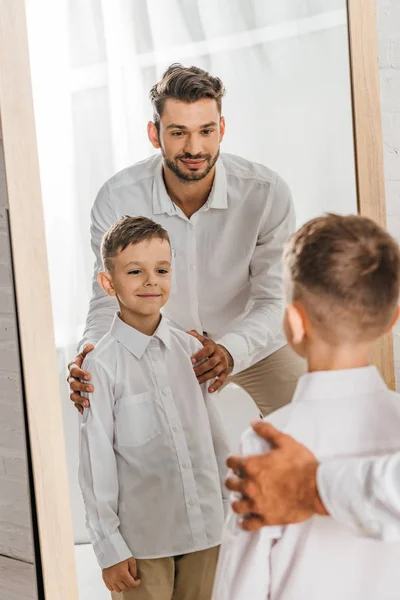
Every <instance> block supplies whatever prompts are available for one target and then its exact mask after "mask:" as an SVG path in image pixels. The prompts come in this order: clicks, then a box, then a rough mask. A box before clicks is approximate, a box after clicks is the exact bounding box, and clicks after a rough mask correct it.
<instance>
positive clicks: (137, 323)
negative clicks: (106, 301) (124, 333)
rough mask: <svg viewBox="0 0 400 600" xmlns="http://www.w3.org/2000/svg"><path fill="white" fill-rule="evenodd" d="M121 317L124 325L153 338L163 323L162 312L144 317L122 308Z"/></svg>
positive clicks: (120, 310)
mask: <svg viewBox="0 0 400 600" xmlns="http://www.w3.org/2000/svg"><path fill="white" fill-rule="evenodd" d="M119 316H120V318H121V319H122V321H123V322H124V323H126V324H127V325H130V326H131V327H133V328H134V329H137V330H138V331H140V333H143V334H144V335H149V336H152V335H153V333H154V332H155V331H156V329H157V327H158V326H159V324H160V321H161V314H160V312H158V313H155V314H153V315H142V314H138V313H135V312H133V311H132V310H129V309H128V308H126V307H125V306H120V309H119Z"/></svg>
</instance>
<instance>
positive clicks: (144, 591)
mask: <svg viewBox="0 0 400 600" xmlns="http://www.w3.org/2000/svg"><path fill="white" fill-rule="evenodd" d="M218 551H219V546H215V547H214V548H208V549H207V550H201V551H200V552H191V553H190V554H183V555H182V556H173V557H171V558H152V559H138V560H137V569H138V577H139V579H140V580H141V583H140V585H139V587H137V588H135V589H134V590H129V591H128V592H121V593H120V594H118V593H116V592H111V597H112V599H113V600H211V594H212V588H213V585H214V577H215V569H216V567H217V561H218Z"/></svg>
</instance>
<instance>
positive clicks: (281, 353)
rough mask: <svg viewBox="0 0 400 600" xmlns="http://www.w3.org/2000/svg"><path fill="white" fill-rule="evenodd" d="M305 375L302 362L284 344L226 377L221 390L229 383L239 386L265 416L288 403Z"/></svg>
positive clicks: (304, 365)
mask: <svg viewBox="0 0 400 600" xmlns="http://www.w3.org/2000/svg"><path fill="white" fill-rule="evenodd" d="M305 372H306V361H305V360H304V359H302V358H300V357H299V356H298V355H297V354H296V353H295V352H294V351H293V350H292V349H291V347H290V346H288V345H287V346H283V348H280V349H279V350H277V351H276V352H274V353H273V354H271V355H270V356H267V357H266V358H264V359H263V360H260V362H258V363H256V364H254V365H252V366H251V367H249V368H248V369H245V370H244V371H241V372H240V373H237V374H236V375H233V376H232V377H228V379H227V380H226V382H225V383H224V385H223V386H222V387H225V386H226V385H228V384H229V383H236V384H237V385H239V386H240V387H241V388H243V389H244V390H245V391H246V392H247V393H248V394H249V395H250V396H251V397H252V398H253V400H254V402H255V403H256V405H257V406H258V409H259V411H260V413H261V414H262V415H263V416H264V417H265V416H267V415H269V413H271V412H272V411H274V410H276V409H277V408H280V407H281V406H284V405H285V404H288V403H289V402H290V401H291V399H292V396H293V393H294V390H295V388H296V384H297V381H298V379H299V377H301V375H304V373H305ZM221 389H222V388H221Z"/></svg>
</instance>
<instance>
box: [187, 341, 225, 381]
mask: <svg viewBox="0 0 400 600" xmlns="http://www.w3.org/2000/svg"><path fill="white" fill-rule="evenodd" d="M188 333H189V334H190V335H192V336H193V337H195V338H196V339H198V340H199V342H201V343H202V344H203V348H202V349H201V350H199V351H198V352H196V354H193V356H192V357H191V358H192V363H193V364H194V365H196V364H197V363H201V364H199V365H198V366H197V367H195V368H194V372H195V373H196V377H197V379H198V382H199V383H200V384H201V383H204V382H205V381H208V380H209V379H215V381H214V383H213V384H212V385H211V386H210V387H209V388H208V391H209V392H211V393H212V392H216V391H217V390H218V389H219V388H220V387H221V385H222V384H223V383H224V381H225V379H226V378H227V377H228V375H230V374H231V373H232V369H233V358H232V356H231V355H230V354H229V352H228V350H227V349H226V348H225V347H224V346H221V344H217V343H216V342H214V341H213V340H211V339H210V338H208V337H205V336H204V335H200V334H199V333H198V332H197V331H195V330H191V331H188Z"/></svg>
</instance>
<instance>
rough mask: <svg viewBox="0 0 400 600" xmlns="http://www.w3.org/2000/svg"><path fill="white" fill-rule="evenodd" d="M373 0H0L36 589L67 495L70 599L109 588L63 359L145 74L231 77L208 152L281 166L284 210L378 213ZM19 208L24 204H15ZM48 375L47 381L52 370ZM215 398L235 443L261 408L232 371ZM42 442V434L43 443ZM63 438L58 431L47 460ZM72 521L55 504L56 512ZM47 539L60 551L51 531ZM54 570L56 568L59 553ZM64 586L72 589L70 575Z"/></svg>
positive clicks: (128, 153)
mask: <svg viewBox="0 0 400 600" xmlns="http://www.w3.org/2000/svg"><path fill="white" fill-rule="evenodd" d="M373 4H374V3H373V1H372V0H364V1H363V2H361V1H360V0H348V1H347V2H346V0H305V1H303V2H297V1H294V0H282V1H280V2H266V1H265V0H251V1H244V0H229V1H228V0H219V1H218V2H215V1H212V0H203V1H202V2H199V1H197V0H189V1H186V2H185V1H182V0H114V1H113V2H109V1H107V0H103V1H102V0H91V1H90V2H79V1H78V0H26V1H25V2H22V0H0V28H1V32H3V33H4V35H3V37H2V38H1V36H0V38H1V41H0V57H1V58H0V76H1V79H0V114H1V118H2V121H3V134H4V150H5V166H6V173H7V180H8V186H9V196H10V210H11V232H12V239H13V244H14V245H15V246H16V247H17V246H19V250H17V252H16V257H15V267H14V268H15V277H16V286H17V294H18V293H19V294H20V297H21V295H22V294H25V296H26V294H31V295H32V297H31V302H28V301H27V300H26V298H25V300H24V301H23V300H22V299H21V301H20V306H19V309H20V310H19V318H20V320H21V321H22V323H23V329H22V333H21V345H22V356H23V361H24V363H26V364H28V363H29V365H32V366H31V367H30V368H28V369H26V370H25V375H26V377H29V376H31V377H34V378H36V379H35V383H34V380H31V381H26V385H25V388H26V394H27V404H28V417H29V426H30V427H32V428H34V429H35V438H34V441H33V447H32V455H33V458H32V460H33V464H34V466H35V464H36V468H35V469H34V472H35V473H34V474H35V486H37V490H38V491H37V502H38V523H39V530H40V531H41V535H42V540H41V542H42V543H43V544H44V545H46V544H47V546H46V548H47V552H46V551H45V552H44V553H43V554H42V560H43V573H44V581H45V585H44V589H45V593H46V598H49V599H50V598H55V596H50V590H51V589H55V588H52V587H51V586H52V584H51V578H52V577H53V576H54V574H53V573H52V572H51V565H50V563H51V561H52V560H53V558H52V557H51V556H50V555H51V552H50V551H49V550H50V547H51V546H50V540H52V541H53V542H54V540H55V539H56V538H57V522H56V520H55V519H57V518H61V517H62V512H63V511H65V510H67V511H68V512H69V510H70V511H71V513H70V514H71V518H72V531H73V534H72V536H69V537H68V535H67V536H66V539H67V540H68V543H69V542H71V544H72V537H73V541H74V555H75V559H76V569H77V578H78V589H79V600H89V599H92V598H96V600H102V599H103V598H104V599H106V598H108V597H109V592H108V590H107V589H106V587H105V586H104V584H103V582H102V578H101V571H100V569H99V567H98V565H97V562H96V559H95V556H94V553H93V550H92V548H91V546H90V544H89V539H88V534H87V531H86V527H85V513H84V506H83V501H82V497H81V493H80V490H79V486H78V478H77V470H78V453H79V418H78V416H79V415H78V412H77V411H75V410H74V408H73V404H72V403H71V402H70V401H69V390H68V386H67V384H66V376H67V365H68V363H69V362H70V361H72V360H73V358H74V356H75V355H76V349H77V347H78V345H79V342H80V340H81V338H82V334H83V330H84V327H85V321H86V316H87V311H88V306H89V301H90V297H91V293H92V288H91V285H92V284H91V282H92V276H93V263H94V256H93V253H92V249H91V240H90V211H91V208H92V205H93V202H94V199H95V197H96V194H97V193H98V191H99V189H100V187H101V186H102V185H103V184H104V183H105V182H106V181H107V180H108V179H109V178H111V177H112V176H113V175H115V174H116V173H117V172H119V171H121V170H123V169H125V168H126V167H129V166H130V165H132V164H133V163H135V162H138V161H141V160H144V159H147V158H148V157H150V156H152V155H153V154H155V153H158V152H159V150H156V149H155V148H154V147H153V146H152V144H151V143H150V141H149V139H148V135H147V123H148V121H151V120H152V119H153V114H152V106H151V103H150V100H149V92H150V89H151V87H152V86H153V85H154V84H155V83H156V82H157V81H158V80H159V79H160V77H161V76H162V74H163V72H164V71H165V69H166V68H167V67H168V66H169V65H170V64H172V63H182V64H183V65H185V66H190V65H195V66H198V67H200V68H202V69H205V70H206V71H208V72H210V73H211V74H212V75H214V76H216V77H219V78H220V79H221V80H222V82H223V84H224V86H225V88H226V96H225V97H224V98H223V104H222V114H223V116H224V117H225V120H226V133H225V137H224V139H223V142H222V144H221V152H222V153H229V154H233V155H239V156H240V157H243V158H244V159H247V160H248V161H252V162H254V163H258V164H261V165H264V166H266V167H268V168H269V169H271V170H272V171H274V172H277V173H279V175H280V176H281V177H282V178H283V179H284V180H285V181H286V182H287V184H288V186H289V188H290V190H291V192H292V195H293V201H294V206H295V211H296V224H297V226H300V225H301V224H303V223H304V222H305V221H307V220H308V219H310V218H312V217H315V216H317V215H322V214H324V213H326V212H335V213H341V214H349V213H357V212H359V211H360V212H361V213H363V214H366V215H367V216H371V217H373V218H376V219H377V220H378V221H380V222H381V223H382V224H384V214H385V206H384V194H383V172H382V157H381V135H380V113H379V91H378V75H377V61H376V46H375V37H376V34H375V21H374V10H373ZM44 15H46V18H45V19H44ZM23 39H25V42H22V41H21V40H23ZM17 46H18V47H19V50H18V52H16V50H15V48H16V47H17ZM21 64H23V69H21ZM29 70H30V76H31V89H30V80H29ZM32 103H33V104H32ZM32 106H33V112H32V110H31V108H29V107H32ZM26 107H28V108H26ZM21 114H22V115H23V118H21ZM24 119H25V121H24ZM27 123H29V128H30V129H29V136H30V137H29V140H30V145H27V146H25V145H24V142H23V141H22V140H19V142H18V143H17V142H16V140H15V137H16V136H18V135H20V134H22V130H21V127H23V126H24V127H25V128H26V126H27V125H26V124H27ZM19 128H20V129H19ZM35 130H36V141H37V158H38V162H37V163H36V153H35V138H34V133H35ZM367 140H368V144H367V143H366V141H367ZM24 161H28V163H25V164H28V167H27V169H31V170H32V173H34V175H32V177H33V179H34V182H35V186H36V187H35V194H33V195H34V201H32V194H31V202H29V201H28V196H29V194H28V196H26V195H24V186H26V188H29V185H30V183H31V181H32V178H29V177H27V178H26V179H24V180H23V181H22V182H20V183H19V187H18V185H16V186H14V183H13V181H14V179H15V178H18V176H19V173H20V172H21V170H22V171H24V170H25V165H24ZM38 175H40V188H39V182H38ZM13 186H14V187H13ZM40 190H41V199H42V205H43V216H44V228H43V223H42V220H41V219H42V217H41V214H42V213H41V210H42V208H41V205H40ZM132 210H133V209H132ZM19 211H24V216H23V217H22V216H21V213H20V212H19ZM29 214H31V218H30V217H29ZM121 216H122V215H121ZM36 222H40V223H41V225H40V227H41V228H42V229H41V230H40V231H41V232H44V233H45V245H46V252H47V260H48V274H49V285H50V292H51V308H52V311H51V312H52V315H51V314H44V311H43V314H41V319H42V318H43V319H45V321H43V322H42V324H41V325H40V326H42V327H47V328H50V327H51V316H52V320H53V323H54V344H55V349H54V347H53V345H52V337H51V332H49V331H47V333H48V334H49V335H48V336H47V337H46V338H45V339H46V342H47V344H46V347H45V348H44V349H43V354H42V355H41V356H39V355H36V356H33V357H32V352H34V343H33V341H32V340H33V338H32V335H31V334H30V333H29V331H30V328H31V327H32V328H33V327H39V323H38V322H36V323H35V322H34V321H35V316H34V314H32V313H30V311H34V308H35V306H36V305H39V304H40V305H41V306H42V307H43V306H47V308H49V305H48V304H46V302H47V301H46V302H44V303H43V302H42V301H41V297H40V293H39V292H38V291H37V290H36V286H35V284H34V274H33V272H26V270H25V271H24V269H26V267H27V265H28V255H27V254H26V253H28V254H29V250H28V247H29V248H31V251H32V248H33V246H32V244H33V242H31V241H30V232H29V231H28V229H27V228H29V227H30V226H31V225H32V226H33V225H34V224H35V223H36ZM25 243H26V249H25V250H24V249H22V248H21V244H25ZM38 244H39V245H42V248H41V251H40V252H38V250H37V248H38ZM34 246H35V256H36V257H38V260H39V259H40V260H42V261H43V262H42V263H41V264H40V265H39V264H38V263H37V262H36V263H35V264H34V265H32V271H35V270H36V269H37V268H39V267H41V268H42V269H43V278H47V264H46V262H45V252H44V239H40V236H39V239H38V236H36V237H35V243H34ZM24 253H25V254H24ZM24 278H26V280H25V282H24V283H23V282H22V280H23V279H24ZM28 281H29V282H30V283H29V285H28ZM221 281H222V284H223V274H221ZM46 282H47V279H46ZM46 285H47V283H46ZM30 286H33V287H32V288H31V287H30ZM46 289H47V288H46ZM45 291H46V290H45ZM36 295H38V297H37V298H36ZM39 331H40V330H38V331H37V333H36V338H35V339H36V340H37V339H38V337H37V336H38V332H39ZM391 352H392V350H391V340H390V339H389V338H388V339H386V340H384V341H383V342H382V344H381V345H380V346H379V347H378V348H377V350H376V356H375V361H376V364H377V365H378V367H379V368H380V369H381V371H382V372H383V374H384V376H385V378H386V380H387V381H388V383H389V385H393V364H392V363H393V361H392V355H391ZM49 355H51V356H52V358H51V361H50V362H49V360H48V356H49ZM35 360H36V363H35V364H34V363H33V362H32V361H35ZM40 365H42V366H41V367H40ZM40 368H42V369H45V370H47V369H48V368H51V369H52V373H51V377H50V379H49V381H51V382H52V388H51V389H46V390H42V391H43V392H44V396H43V398H42V399H41V402H40V406H41V411H45V410H46V407H47V404H48V403H54V404H56V405H57V409H56V411H55V413H54V414H53V413H52V412H51V411H50V413H49V419H52V418H54V423H53V431H54V432H55V435H54V436H53V437H51V439H50V442H51V444H57V443H59V444H62V437H61V427H60V416H61V413H62V422H63V428H62V431H63V436H64V440H65V453H66V460H67V470H68V483H69V496H68V498H69V501H67V496H66V485H65V484H66V481H65V480H64V479H65V478H64V479H62V478H63V475H61V480H62V481H61V483H60V485H61V489H62V490H63V491H62V494H59V495H58V496H57V497H56V498H55V504H57V503H58V502H60V503H61V504H60V506H59V508H58V509H54V511H53V508H54V507H53V508H51V509H50V513H51V516H50V513H49V512H48V511H47V509H45V504H46V502H48V503H51V497H50V494H51V490H50V488H51V486H50V482H49V481H48V480H42V472H43V470H45V469H46V460H47V459H43V452H46V455H47V448H46V444H45V440H44V439H43V436H45V431H46V427H47V426H50V423H45V422H44V420H41V419H40V417H39V416H38V412H37V411H38V410H39V409H38V405H37V404H36V405H35V393H37V391H36V392H35V389H37V383H39V382H40V384H41V386H43V383H45V381H46V376H43V375H42V377H41V378H38V375H37V372H38V370H39V369H40ZM57 380H58V382H57ZM57 383H58V386H59V387H57V385H56V386H55V387H53V385H54V384H57ZM58 389H59V390H60V392H59V391H58ZM219 404H220V410H221V413H222V415H223V420H224V422H225V425H226V428H227V431H228V435H229V440H230V443H231V446H232V448H234V447H235V446H236V444H237V441H238V438H239V434H240V433H241V431H242V430H243V429H244V428H245V427H246V426H247V424H248V422H249V420H250V419H251V418H252V417H255V416H257V415H258V410H257V408H256V406H255V404H254V403H253V402H252V400H251V398H250V396H248V395H247V394H246V393H245V392H244V391H243V390H242V389H240V388H239V387H238V386H235V385H234V384H231V385H228V386H227V387H226V388H224V389H223V391H222V392H221V393H220V396H219ZM41 416H42V419H43V412H42V415H41ZM57 440H58V442H57ZM52 451H53V450H52V448H51V447H50V448H48V453H49V454H51V453H52ZM63 452H64V448H62V450H61V454H60V455H59V456H60V457H61V458H60V460H63V458H62V457H63ZM41 453H42V454H41ZM39 454H41V460H40V461H39V459H38V455H39ZM57 456H58V454H57ZM50 472H52V474H53V476H54V480H53V481H52V484H51V485H52V486H57V485H58V484H57V481H58V478H57V472H58V470H57V465H55V464H53V465H52V466H51V469H50ZM61 506H62V507H61ZM68 518H69V515H68ZM47 519H52V525H51V528H50V529H51V531H48V530H47V531H46V527H45V522H46V520H47ZM68 523H69V521H68V519H67V525H66V527H67V529H68V527H69V524H68ZM45 536H48V542H46V541H45ZM63 551H67V550H65V549H64V550H63ZM70 551H71V552H70V554H69V562H68V561H67V564H68V568H69V569H70V571H69V572H73V567H72V566H71V556H72V547H71V548H70ZM54 555H55V556H57V560H61V556H60V555H59V554H58V551H57V549H56V548H54ZM71 570H72V571H71ZM58 575H59V577H60V578H61V579H63V578H64V579H63V580H64V581H66V579H65V577H66V570H63V569H61V571H59V573H58ZM59 597H60V598H61V596H59ZM64 597H65V598H68V599H72V598H73V596H72V593H71V594H70V595H68V594H66V595H65V596H63V598H64Z"/></svg>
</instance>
